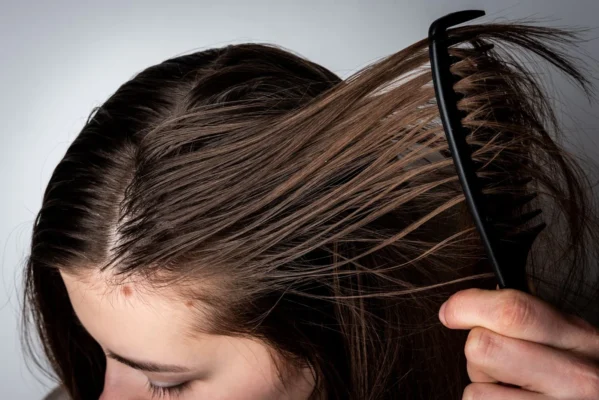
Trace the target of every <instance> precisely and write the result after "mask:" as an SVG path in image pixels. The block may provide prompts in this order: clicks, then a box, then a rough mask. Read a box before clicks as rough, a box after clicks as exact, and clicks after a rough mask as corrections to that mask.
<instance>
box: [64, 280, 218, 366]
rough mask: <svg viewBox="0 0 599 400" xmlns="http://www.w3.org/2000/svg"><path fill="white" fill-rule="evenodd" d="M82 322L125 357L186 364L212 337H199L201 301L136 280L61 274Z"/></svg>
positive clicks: (94, 335) (102, 344) (111, 348)
mask: <svg viewBox="0 0 599 400" xmlns="http://www.w3.org/2000/svg"><path fill="white" fill-rule="evenodd" d="M61 276H62V278H63V281H64V283H65V286H66V288H67V291H68V294H69V298H70V300H71V303H72V305H73V309H74V310H75V313H76V314H77V317H78V318H79V320H80V321H81V323H82V324H83V325H84V327H85V329H86V330H87V331H88V332H89V333H90V335H92V336H93V337H94V339H95V340H96V341H98V342H99V344H100V345H101V346H102V347H104V348H105V350H110V351H113V352H115V353H118V354H121V355H131V356H135V357H136V358H147V359H158V360H165V361H166V360H169V359H173V360H175V359H176V360H178V361H179V362H180V360H181V359H182V357H183V358H184V357H185V356H186V355H187V354H189V348H190V346H199V345H200V344H201V342H202V341H206V340H207V339H208V337H207V335H202V334H200V333H199V332H195V331H194V329H193V328H192V326H197V325H198V324H200V325H201V319H202V313H201V312H198V309H199V307H197V306H198V305H197V302H196V301H191V300H186V299H184V298H182V297H181V296H180V295H178V294H177V293H175V292H174V291H173V290H172V289H169V288H151V287H150V286H149V285H147V284H144V283H143V282H141V281H136V280H135V279H132V278H130V279H126V280H124V281H122V282H119V283H118V284H116V283H115V281H114V279H112V277H110V276H109V275H108V274H106V273H100V272H99V271H98V272H95V271H90V272H88V273H86V274H85V275H84V276H75V275H71V274H67V273H64V272H61Z"/></svg>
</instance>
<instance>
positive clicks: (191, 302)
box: [185, 300, 193, 308]
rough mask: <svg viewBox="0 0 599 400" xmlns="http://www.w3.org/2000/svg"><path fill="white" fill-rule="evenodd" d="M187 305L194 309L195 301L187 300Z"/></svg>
mask: <svg viewBox="0 0 599 400" xmlns="http://www.w3.org/2000/svg"><path fill="white" fill-rule="evenodd" d="M185 305H186V306H187V308H191V307H193V301H191V300H187V301H186V302H185Z"/></svg>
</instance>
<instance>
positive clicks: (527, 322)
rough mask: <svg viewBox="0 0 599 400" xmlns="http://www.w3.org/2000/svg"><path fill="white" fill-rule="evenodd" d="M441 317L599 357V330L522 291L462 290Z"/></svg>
mask: <svg viewBox="0 0 599 400" xmlns="http://www.w3.org/2000/svg"><path fill="white" fill-rule="evenodd" d="M439 319H441V322H443V324H444V325H445V326H447V327H448V328H453V329H472V328H474V327H475V326H481V327H484V328H487V329H490V330H492V331H494V332H496V333H499V334H501V335H504V336H508V337H512V338H515V339H522V340H528V341H531V342H536V343H541V344H545V345H548V346H552V347H555V348H559V349H564V350H570V351H573V352H576V353H579V354H582V355H585V356H587V357H591V358H592V359H599V329H597V328H596V327H594V326H593V325H591V324H590V323H588V322H586V321H584V320H583V319H581V318H578V317H576V316H573V315H568V314H565V313H562V312H561V311H559V310H558V309H556V308H555V307H553V306H552V305H550V304H549V303H547V302H545V301H543V300H541V299H539V298H537V297H534V296H531V295H529V294H528V293H524V292H521V291H519V290H514V289H501V290H483V289H466V290H462V291H460V292H457V293H455V294H454V295H452V296H451V297H450V298H449V299H448V300H447V301H446V302H445V304H444V305H443V306H442V307H441V310H440V311H439Z"/></svg>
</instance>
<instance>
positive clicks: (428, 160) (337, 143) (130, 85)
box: [23, 23, 599, 400]
mask: <svg viewBox="0 0 599 400" xmlns="http://www.w3.org/2000/svg"><path fill="white" fill-rule="evenodd" d="M449 35H450V37H453V38H455V39H456V44H455V45H453V46H452V47H451V48H450V53H451V55H452V56H453V57H454V62H453V64H452V67H451V68H452V71H453V73H454V74H455V75H456V81H455V84H454V88H455V90H456V91H457V92H458V93H460V94H461V95H463V98H462V99H461V100H460V101H459V103H458V107H459V109H460V110H462V111H463V112H464V117H463V123H464V125H465V126H466V127H467V128H469V129H470V130H471V131H472V134H471V135H470V136H469V142H470V143H471V145H472V146H473V149H474V153H473V158H474V160H475V162H476V163H477V165H478V166H479V170H478V173H479V176H480V177H481V179H484V182H486V186H485V193H486V195H487V198H488V199H489V203H490V205H491V206H490V207H491V208H493V209H494V210H495V212H497V213H498V215H501V217H502V218H504V219H502V221H503V220H505V221H507V222H505V223H504V228H505V227H507V228H508V230H510V229H512V227H511V226H510V222H509V221H510V218H512V217H515V216H517V215H519V214H522V213H523V212H525V211H526V210H527V209H528V207H541V208H542V209H543V214H542V219H543V220H544V221H545V222H547V224H548V227H547V228H546V229H545V230H544V231H543V232H542V233H541V235H540V236H539V237H538V238H537V240H536V242H535V245H534V246H533V248H532V250H531V254H530V256H529V259H528V264H527V271H526V272H527V274H528V276H529V284H530V288H531V291H532V292H533V293H535V294H536V295H537V296H539V297H542V298H544V299H546V300H547V301H550V302H551V303H552V304H554V305H555V306H556V307H558V308H559V309H561V310H565V311H568V312H571V313H575V314H580V313H582V312H583V310H585V306H588V305H589V304H596V301H597V292H598V291H597V286H596V285H595V281H593V280H592V279H591V276H592V275H591V273H590V272H589V271H592V268H593V267H595V265H593V263H594V262H596V260H597V253H598V252H597V243H599V240H598V239H599V238H598V237H597V236H598V232H599V230H598V229H597V227H598V225H597V213H596V208H595V206H594V203H593V200H592V199H593V198H592V196H591V195H590V191H589V187H590V185H591V184H590V181H589V178H588V176H587V175H586V173H585V172H584V169H583V167H582V164H581V162H580V160H578V159H577V158H576V157H575V156H573V155H572V154H571V153H570V152H569V151H568V150H567V149H566V145H565V144H564V143H565V141H564V136H566V135H564V132H563V131H562V130H561V128H560V125H559V124H558V121H557V119H556V117H555V112H554V110H553V108H552V107H553V105H552V99H551V98H550V96H549V95H548V93H547V90H546V89H545V88H544V84H543V82H542V79H541V78H542V76H543V75H542V74H540V73H539V72H538V71H537V72H535V70H534V69H531V65H533V66H534V65H536V64H537V63H540V62H542V61H544V62H547V63H546V65H549V66H553V67H555V68H556V69H557V70H558V71H561V72H562V73H564V74H565V75H566V76H567V77H569V78H570V79H571V80H572V81H573V82H575V83H577V84H578V85H580V86H581V87H582V88H583V89H584V90H585V91H586V92H587V93H588V94H589V95H592V87H591V85H590V83H589V80H588V78H587V77H586V75H585V74H584V73H583V71H584V70H583V69H582V68H581V67H579V66H578V65H577V64H576V63H575V62H574V58H573V57H571V56H569V55H568V54H567V51H568V50H569V49H570V48H574V47H573V46H575V45H576V44H577V40H578V39H579V35H578V33H576V32H573V31H569V30H561V29H556V28H549V27H541V26H535V25H531V24H526V23H518V24H517V23H506V24H494V23H489V24H480V25H470V26H464V27H459V28H455V29H452V30H450V31H449ZM431 79H432V77H431V72H430V66H429V55H428V43H427V40H425V39H423V40H420V41H418V42H416V43H414V44H412V45H410V46H409V47H407V48H405V49H403V50H401V51H399V52H397V53H395V54H392V55H390V56H387V57H384V58H382V59H380V60H377V61H376V62H374V63H372V64H370V65H368V66H366V67H364V68H363V69H361V70H360V71H358V72H356V73H355V74H353V75H351V76H350V77H349V78H347V79H344V80H343V79H341V78H340V77H338V76H337V75H336V74H334V73H333V72H331V71H329V70H327V69H326V68H324V67H322V66H320V65H317V64H315V63H313V62H310V61H308V60H306V59H305V58H303V57H301V56H299V55H296V54H293V53H292V52H290V51H287V50H285V49H283V48H281V47H279V46H274V45H269V44H258V43H247V44H236V45H228V46H224V47H221V48H212V49H208V50H204V51H200V52H195V53H192V54H187V55H181V56H177V57H175V58H171V59H168V60H165V61H163V62H161V63H159V64H156V65H153V66H151V67H149V68H147V69H145V70H143V71H141V72H139V73H138V74H136V75H135V76H134V77H133V78H132V79H130V80H129V81H127V82H126V83H124V84H123V85H122V86H120V87H119V88H118V90H117V91H116V92H115V93H114V94H112V95H111V96H110V97H109V98H108V100H106V101H105V102H104V103H103V104H102V105H101V106H100V107H96V108H95V109H94V110H93V111H92V113H91V114H90V116H89V118H88V120H87V122H86V123H85V126H84V127H83V128H82V130H81V132H80V133H79V135H78V136H77V137H76V139H75V140H74V142H73V143H72V144H71V145H70V147H69V148H68V150H67V152H66V154H65V155H64V157H63V159H62V160H61V161H60V163H59V164H58V166H57V167H56V168H55V170H54V172H53V174H52V176H51V179H50V181H49V183H48V186H47V188H46V191H45V194H44V197H43V203H42V206H41V209H40V211H39V214H38V215H37V218H36V220H35V224H34V229H33V235H32V243H31V252H30V255H29V257H28V259H27V265H26V274H25V283H26V291H25V308H24V317H25V318H24V319H23V321H24V323H25V327H24V328H25V329H26V332H28V331H27V329H29V330H31V328H32V327H35V328H37V331H36V333H37V335H38V336H39V338H40V339H41V345H42V346H43V350H44V352H45V356H46V357H47V359H48V360H49V363H50V365H51V369H52V372H53V374H55V376H56V377H57V378H58V379H59V381H60V383H61V384H62V385H64V387H65V388H66V389H67V390H68V392H69V394H70V395H71V396H72V398H73V399H75V400H78V399H95V398H97V397H98V396H99V395H100V393H101V391H102V388H103V378H104V372H105V357H104V354H103V352H102V350H101V348H100V347H99V345H98V344H97V343H96V342H95V341H94V340H93V339H92V338H91V337H90V336H89V335H88V334H87V333H86V331H85V329H84V328H83V327H82V326H81V325H80V324H78V323H77V319H76V316H75V313H74V311H73V308H72V306H71V304H70V302H69V298H68V295H67V292H66V289H65V285H64V283H63V281H62V279H61V276H60V274H59V272H60V271H64V272H68V273H71V274H80V275H81V274H85V273H86V272H89V271H91V270H92V269H97V270H100V269H102V270H106V271H109V272H110V273H111V276H113V277H115V279H118V278H123V279H124V278H125V277H128V278H133V277H135V278H138V279H142V280H143V281H144V282H150V283H151V284H152V285H156V286H155V287H159V286H164V285H167V286H168V287H170V288H175V289H177V293H180V295H181V296H183V297H185V298H194V299H198V300H201V303H202V304H204V305H205V309H206V310H208V315H209V317H210V318H209V320H208V322H207V323H205V324H204V325H201V326H200V324H198V326H197V329H198V330H202V331H205V332H210V333H216V334H223V335H231V336H238V337H251V338H256V339H259V340H261V341H262V342H263V343H264V344H266V345H268V346H269V348H271V349H273V351H274V354H277V355H280V356H281V357H282V359H284V360H286V361H287V363H286V365H291V366H297V367H302V366H303V367H306V366H307V367H309V368H311V371H312V372H313V374H314V377H315V380H316V384H315V389H314V393H313V395H312V397H313V398H314V399H316V398H326V399H329V400H331V399H344V400H348V399H349V400H369V399H377V400H378V399H411V400H414V399H427V400H430V399H458V398H461V394H462V391H463V389H464V387H465V386H466V385H467V384H468V383H469V380H468V375H467V372H466V359H465V356H464V351H463V350H464V349H463V346H464V343H465V340H466V337H467V334H468V331H465V330H449V329H447V328H445V327H443V326H442V325H441V324H440V322H439V320H438V316H437V315H438V309H439V306H440V305H441V303H442V302H443V301H444V300H446V299H447V297H448V296H450V295H451V294H452V293H454V292H456V291H458V290H461V289H465V288H470V287H477V288H484V289H495V286H496V281H495V278H494V275H493V273H492V269H491V266H490V265H489V263H488V262H486V259H485V253H484V249H483V247H482V245H481V242H480V239H479V236H478V233H477V231H476V229H475V226H474V224H473V221H472V219H471V216H470V213H469V211H468V208H467V205H466V203H465V199H464V195H463V191H462V188H461V186H460V184H459V181H458V178H457V175H456V173H455V169H454V165H453V162H452V159H451V156H450V153H449V150H448V145H447V141H446V138H445V136H444V132H443V128H442V125H441V123H440V120H439V111H438V108H437V105H436V102H435V93H434V89H433V86H432V81H431ZM566 139H567V138H566ZM516 182H519V183H516ZM533 193H537V194H538V196H537V197H536V198H535V199H534V200H532V201H531V202H530V203H528V204H527V205H526V206H522V205H520V203H519V202H518V199H521V198H522V199H524V198H528V196H529V195H531V194H533ZM517 229H519V227H518V226H516V225H514V226H513V230H517ZM114 284H115V285H118V281H115V282H114ZM581 299H582V301H581ZM593 302H594V303H593ZM25 337H26V338H29V341H28V342H27V343H30V344H31V343H32V341H33V339H34V335H30V334H26V335H25ZM32 356H35V354H33V355H32ZM36 360H37V362H38V363H39V364H40V365H41V366H43V364H44V360H43V359H41V358H37V359H36ZM282 375H283V374H281V376H282ZM319 396H320V397H319Z"/></svg>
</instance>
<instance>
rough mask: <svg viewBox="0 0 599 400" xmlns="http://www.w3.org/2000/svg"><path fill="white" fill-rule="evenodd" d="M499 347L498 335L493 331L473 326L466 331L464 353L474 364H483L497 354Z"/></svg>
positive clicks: (487, 362) (486, 363)
mask: <svg viewBox="0 0 599 400" xmlns="http://www.w3.org/2000/svg"><path fill="white" fill-rule="evenodd" d="M499 348H500V343H499V337H498V336H497V335H496V334H495V333H493V332H491V331H490V330H488V329H485V328H481V327H475V328H473V329H472V330H471V331H470V333H468V338H467V339H466V345H465V348H464V353H465V355H466V359H467V360H468V361H470V362H471V363H473V364H474V365H478V366H485V365H488V364H489V363H490V362H491V361H492V360H493V359H494V358H495V357H496V356H497V353H498V351H499Z"/></svg>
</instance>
